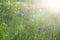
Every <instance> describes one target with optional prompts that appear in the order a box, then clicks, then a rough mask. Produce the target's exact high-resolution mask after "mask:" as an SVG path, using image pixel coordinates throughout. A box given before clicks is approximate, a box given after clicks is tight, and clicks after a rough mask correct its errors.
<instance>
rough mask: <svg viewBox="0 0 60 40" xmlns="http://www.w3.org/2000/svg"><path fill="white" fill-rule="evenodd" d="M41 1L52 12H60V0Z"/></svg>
mask: <svg viewBox="0 0 60 40" xmlns="http://www.w3.org/2000/svg"><path fill="white" fill-rule="evenodd" d="M40 2H41V3H40ZM39 3H40V4H41V5H42V7H43V8H46V9H47V10H49V11H50V12H55V13H60V0H39Z"/></svg>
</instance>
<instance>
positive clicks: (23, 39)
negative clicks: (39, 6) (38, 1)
mask: <svg viewBox="0 0 60 40" xmlns="http://www.w3.org/2000/svg"><path fill="white" fill-rule="evenodd" d="M33 1H34V0H33ZM33 1H32V0H20V1H19V2H16V1H15V0H0V40H60V32H59V30H60V27H59V26H60V24H59V22H58V19H57V17H55V16H53V15H51V14H47V13H46V12H44V11H43V12H42V13H40V12H39V13H40V15H39V14H38V11H36V9H32V8H29V6H28V5H30V4H32V3H33ZM23 3H27V4H28V5H27V6H26V5H24V4H23ZM37 14H38V15H39V16H38V15H37ZM47 15H48V16H47Z"/></svg>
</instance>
